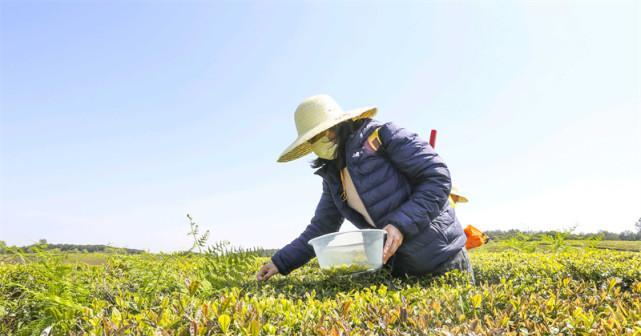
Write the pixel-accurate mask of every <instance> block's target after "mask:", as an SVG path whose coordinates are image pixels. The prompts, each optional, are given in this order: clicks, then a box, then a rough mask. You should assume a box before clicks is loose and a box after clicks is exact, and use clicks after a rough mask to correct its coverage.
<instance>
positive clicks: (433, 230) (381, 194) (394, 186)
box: [256, 95, 473, 280]
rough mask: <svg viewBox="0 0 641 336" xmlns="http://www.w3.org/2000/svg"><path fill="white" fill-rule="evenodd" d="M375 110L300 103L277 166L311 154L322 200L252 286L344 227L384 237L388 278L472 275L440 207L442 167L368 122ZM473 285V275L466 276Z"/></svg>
mask: <svg viewBox="0 0 641 336" xmlns="http://www.w3.org/2000/svg"><path fill="white" fill-rule="evenodd" d="M376 112H377V109H376V108H375V107H364V108H358V109H354V110H350V111H343V110H342V109H341V108H340V106H339V105H338V104H337V103H336V102H335V101H334V99H332V98H331V97H330V96H327V95H317V96H312V97H309V98H307V99H305V100H304V101H303V102H302V103H301V104H300V105H299V106H298V108H297V109H296V112H295V115H294V119H295V122H296V129H297V131H298V138H297V139H296V140H295V141H294V142H293V143H292V144H291V145H290V146H289V147H288V148H287V149H285V151H284V152H283V153H282V154H281V156H280V158H279V159H278V162H286V161H291V160H294V159H297V158H300V157H302V156H304V155H306V154H308V153H309V152H311V151H313V152H314V153H315V154H316V155H317V156H318V158H317V159H316V160H314V161H313V162H312V168H317V170H316V171H315V174H317V175H319V176H321V177H322V178H323V192H322V195H321V198H320V201H319V203H318V206H317V207H316V212H315V214H314V216H313V218H312V219H311V223H310V224H309V225H308V226H307V228H306V229H305V230H304V231H303V233H301V234H300V236H299V237H298V238H296V239H294V240H293V241H292V242H291V243H289V244H288V245H286V246H285V247H283V248H282V249H280V250H279V251H278V252H276V253H275V254H274V255H273V256H272V258H271V262H269V263H266V264H265V265H263V266H262V268H261V269H260V270H259V271H258V274H257V275H256V278H257V279H258V280H267V279H269V278H270V277H271V276H273V275H274V274H276V273H280V274H282V275H287V274H289V273H290V272H291V271H293V270H294V269H296V268H298V267H300V266H302V265H304V264H305V263H307V262H308V261H309V260H310V259H312V258H313V257H314V250H313V248H312V247H311V246H309V245H308V244H307V242H308V241H309V240H310V239H312V238H314V237H318V236H320V235H323V234H327V233H331V232H336V231H338V230H339V228H340V226H341V224H342V223H343V221H344V220H345V219H347V220H349V221H350V222H352V223H353V224H354V225H355V226H356V227H358V228H359V229H366V228H379V229H383V230H385V231H387V238H386V241H385V245H384V248H383V262H384V263H385V264H386V266H388V267H391V269H392V274H394V275H403V274H409V275H423V274H441V273H444V272H446V271H449V270H451V269H454V268H458V269H461V270H463V271H467V272H469V273H470V275H472V274H471V273H472V268H471V264H470V262H469V258H468V255H467V251H466V250H465V241H466V237H465V234H464V232H463V229H462V227H461V225H460V223H459V222H458V220H457V219H456V215H455V214H454V210H453V209H452V207H451V206H450V204H449V202H448V196H449V194H450V188H451V182H450V174H449V171H448V169H447V166H446V165H445V163H443V161H442V160H441V158H440V157H439V156H438V154H436V153H435V152H434V150H433V149H432V147H431V146H430V145H429V144H428V143H427V142H425V141H424V140H423V139H421V138H420V137H418V136H417V135H416V134H415V133H412V132H410V131H408V130H406V129H404V128H400V127H398V126H396V125H395V124H393V123H391V122H388V123H381V122H379V121H376V120H374V119H372V117H373V116H374V115H375V114H376ZM472 279H473V275H472Z"/></svg>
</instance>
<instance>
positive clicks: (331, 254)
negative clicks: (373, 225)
mask: <svg viewBox="0 0 641 336" xmlns="http://www.w3.org/2000/svg"><path fill="white" fill-rule="evenodd" d="M386 233H387V232H386V231H385V230H378V229H365V230H357V231H345V232H335V233H329V234H326V235H322V236H319V237H316V238H314V239H311V240H310V241H309V242H307V243H308V244H310V245H312V246H313V247H314V251H315V252H316V258H317V259H318V263H319V264H320V267H321V268H322V269H330V268H333V267H338V266H346V267H350V266H357V267H363V268H366V269H368V270H374V269H378V268H381V266H383V237H384V236H385V234H386Z"/></svg>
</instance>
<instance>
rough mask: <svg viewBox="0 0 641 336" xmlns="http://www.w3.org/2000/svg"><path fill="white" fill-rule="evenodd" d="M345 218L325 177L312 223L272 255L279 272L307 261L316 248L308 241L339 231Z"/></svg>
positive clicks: (287, 270)
mask: <svg viewBox="0 0 641 336" xmlns="http://www.w3.org/2000/svg"><path fill="white" fill-rule="evenodd" d="M344 220H345V218H344V217H343V215H341V213H340V212H339V211H338V209H337V208H336V206H335V205H334V201H333V200H332V195H331V194H330V193H329V187H328V186H327V182H326V181H325V180H324V179H323V194H322V195H321V199H320V201H319V202H318V205H317V206H316V212H315V213H314V217H312V220H311V222H310V224H309V225H307V228H305V231H303V233H301V234H300V236H298V238H296V239H294V240H293V241H292V242H291V243H289V244H287V245H286V246H285V247H283V248H282V249H280V250H278V251H277V252H276V253H275V254H274V255H273V256H272V262H274V264H275V265H276V267H278V272H279V273H280V274H283V275H287V274H289V273H290V272H291V271H293V270H295V269H296V268H298V267H300V266H303V265H304V264H305V263H307V262H308V261H309V260H310V259H312V258H313V257H314V255H315V254H314V249H313V248H312V247H311V246H310V245H309V244H307V242H308V241H309V240H310V239H312V238H316V237H318V236H320V235H324V234H327V233H331V232H336V231H338V230H339V229H340V227H341V224H343V221H344Z"/></svg>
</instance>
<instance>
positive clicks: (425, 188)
mask: <svg viewBox="0 0 641 336" xmlns="http://www.w3.org/2000/svg"><path fill="white" fill-rule="evenodd" d="M379 134H380V140H381V144H382V147H383V150H384V153H385V155H386V157H387V158H388V159H389V160H390V161H391V162H392V164H393V165H394V166H395V167H396V168H397V169H399V170H400V171H401V172H402V173H403V174H404V175H405V176H406V177H407V178H408V180H409V182H410V184H411V186H412V194H411V195H410V197H409V199H408V200H407V201H406V202H405V203H403V204H401V205H400V206H399V207H398V208H396V209H395V210H393V211H392V213H391V214H389V215H388V217H387V223H388V224H392V225H394V226H395V227H396V228H398V229H399V230H400V231H401V232H402V233H403V235H404V236H405V238H406V239H410V238H412V237H413V236H415V235H416V234H417V233H419V232H421V231H422V230H423V229H424V228H425V226H426V224H427V225H429V224H430V223H431V222H432V220H433V219H434V218H436V217H438V215H439V214H440V212H441V209H442V208H443V207H444V206H445V203H446V202H447V198H448V196H449V194H450V189H451V188H452V184H451V180H450V173H449V170H448V169H447V166H446V165H445V163H444V162H443V160H442V159H441V157H440V156H439V155H438V154H436V152H435V151H434V149H433V148H432V146H430V144H429V143H428V142H427V141H425V140H424V139H422V138H420V137H419V136H418V135H417V134H416V133H413V132H410V131H408V130H407V129H404V128H401V127H398V126H396V125H395V124H393V123H391V122H388V123H385V124H384V125H383V126H381V128H380V130H379ZM426 216H427V220H426Z"/></svg>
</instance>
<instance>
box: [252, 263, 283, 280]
mask: <svg viewBox="0 0 641 336" xmlns="http://www.w3.org/2000/svg"><path fill="white" fill-rule="evenodd" d="M276 273H278V267H276V265H274V263H273V262H271V261H270V262H268V263H265V264H263V267H261V268H260V270H259V271H258V273H257V274H256V280H258V281H265V280H267V279H269V278H271V277H272V275H274V274H276Z"/></svg>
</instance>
